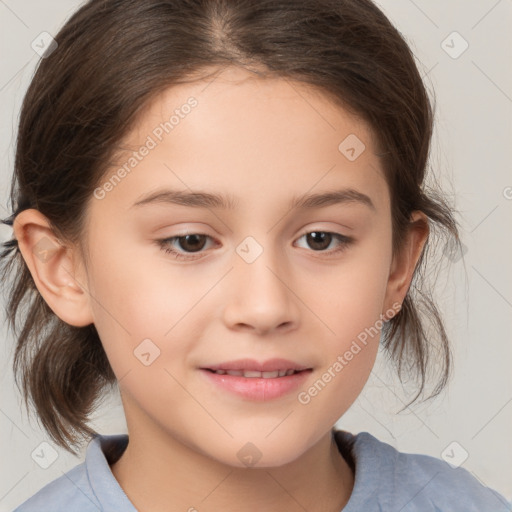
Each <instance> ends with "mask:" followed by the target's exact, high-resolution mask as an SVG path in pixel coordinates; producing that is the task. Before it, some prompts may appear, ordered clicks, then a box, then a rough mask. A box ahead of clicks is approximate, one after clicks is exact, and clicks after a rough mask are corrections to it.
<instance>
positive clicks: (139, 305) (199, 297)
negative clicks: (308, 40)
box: [14, 68, 428, 512]
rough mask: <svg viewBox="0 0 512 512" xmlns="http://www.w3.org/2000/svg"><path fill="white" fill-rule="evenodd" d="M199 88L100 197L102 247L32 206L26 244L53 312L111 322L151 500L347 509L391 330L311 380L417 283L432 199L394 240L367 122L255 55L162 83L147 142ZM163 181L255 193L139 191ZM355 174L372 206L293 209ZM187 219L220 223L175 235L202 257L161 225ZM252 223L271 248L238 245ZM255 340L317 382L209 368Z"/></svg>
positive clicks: (136, 455) (247, 352)
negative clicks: (382, 345)
mask: <svg viewBox="0 0 512 512" xmlns="http://www.w3.org/2000/svg"><path fill="white" fill-rule="evenodd" d="M190 96H193V97H195V98H196V99H197V101H198V105H197V106H196V107H195V108H194V109H192V111H191V112H190V114H188V115H187V116H184V118H183V119H180V122H179V125H178V126H176V127H175V128H174V130H173V131H172V132H170V133H169V134H168V135H166V136H165V137H164V138H163V139H162V141H161V142H159V144H158V145H157V147H156V148H154V149H152V150H151V151H150V152H149V154H148V155H147V156H145V157H144V159H143V160H142V161H141V162H139V163H138V165H137V166H136V167H135V168H134V169H133V170H132V171H131V172H130V173H129V174H128V175H127V176H125V177H124V178H123V179H122V180H121V181H120V183H118V184H117V185H116V186H115V187H114V188H113V190H111V191H109V192H108V193H106V194H105V197H104V198H103V199H97V198H95V197H91V200H90V202H89V204H88V209H87V234H86V236H87V241H88V244H89V247H90V253H89V255H88V259H87V260H86V259H84V258H83V257H82V255H81V253H80V251H79V250H78V248H77V247H74V246H69V245H66V244H64V243H61V242H59V240H58V239H57V237H56V236H55V234H54V233H53V232H52V231H51V229H50V227H49V224H48V221H47V219H46V218H45V217H44V216H43V215H42V214H40V212H38V211H37V210H33V209H31V210H25V211H23V212H21V213H20V214H19V215H18V216H17V218H16V221H15V225H14V232H15V236H16V238H17V239H18V242H19V246H20V250H21V252H22V255H23V257H24V259H25V261H26V262H27V265H28V267H29V268H30V271H31V273H32V275H33V277H34V280H35V283H36V285H37V288H38V290H39V291H40V293H41V294H42V296H43V297H44V299H45V300H46V302H47V303H48V305H49V306H50V307H51V308H52V310H53V311H54V312H55V314H56V315H58V316H59V317H60V318H61V319H62V320H63V321H65V322H67V323H69V324H71V325H74V326H84V325H88V324H90V323H92V322H93V323H94V324H95V326H96V329H97V331H98V333H99V336H100V338H101V341H102V343H103V345H104V347H105V351H106V353H107V356H108V358H109V361H110V364H111V366H112V368H113V370H114V372H115V374H116V376H117V378H118V380H119V387H120V390H121V396H122V401H123V406H124V410H125V414H126V420H127V426H128V431H129V435H130V442H129V445H128V447H127V449H126V451H125V453H124V454H123V455H122V457H121V458H120V459H119V461H118V462H117V463H115V464H113V465H112V466H111V469H112V472H113V474H114V476H115V478H116V479H117V480H118V482H119V483H120V485H121V487H122V488H123V490H124V491H125V492H126V494H127V495H128V497H129V498H130V500H131V501H132V502H133V504H134V505H135V506H136V508H137V509H138V510H140V511H149V510H151V511H157V512H158V511H163V510H166V511H169V510H189V509H190V510H193V509H191V507H195V508H197V509H198V510H201V511H209V510H212V511H213V510H228V511H229V510H239V509H240V506H241V505H242V504H243V509H244V510H246V511H260V510H266V511H274V510H276V511H277V510H279V511H282V510H290V511H295V510H304V509H306V510H308V511H311V512H313V511H339V510H341V509H342V508H343V506H344V505H345V504H346V503H347V501H348V499H349V497H350V493H351V491H352V488H353V485H354V475H353V474H352V471H351V470H350V468H349V466H348V464H347V462H346V461H345V459H344V458H343V457H342V456H341V454H340V453H339V451H338V449H337V447H336V446H335V445H334V444H333V443H332V442H331V438H330V429H331V428H332V427H333V425H334V424H335V423H336V421H337V420H338V419H339V418H340V417H341V416H342V415H343V414H344V413H345V411H347V410H348V409H349V407H350V406H351V405H352V403H353V402H354V401H355V399H356V398H357V396H358V395H359V394H360V392H361V390H362V389H363V387H364V385H365V383H366V381H367V379H368V377H369V374H370V372H371V370H372V367H373V365H374V362H375V358H376V354H377V350H378V345H379V339H380V332H379V335H375V336H374V337H373V338H372V337H369V338H368V343H367V344H366V346H364V348H363V349H362V350H361V351H360V352H359V353H358V354H357V355H355V356H354V358H353V359H352V360H351V361H350V362H348V364H346V366H344V368H343V370H342V371H341V372H338V373H337V374H336V377H335V378H332V379H331V381H330V382H329V383H328V384H327V385H326V386H325V387H324V388H323V389H322V390H321V391H320V392H319V393H318V394H317V395H316V396H314V397H313V398H312V399H311V400H310V401H309V403H307V404H302V403H300V402H299V401H298V399H297V394H298V392H299V391H301V390H307V389H308V388H310V387H311V386H312V384H313V383H314V382H315V381H317V380H318V379H319V378H321V377H322V374H324V373H325V372H326V371H327V369H328V368H329V367H332V365H333V363H334V362H335V361H336V360H337V357H338V356H339V355H343V354H344V353H345V352H346V351H347V350H348V349H349V347H350V346H351V343H352V342H353V340H355V339H356V338H357V336H358V334H360V333H361V332H363V331H364V330H365V328H369V327H371V326H373V325H375V324H376V321H377V320H378V319H379V318H382V317H381V316H380V315H381V314H385V313H386V311H389V310H390V308H392V306H393V304H395V303H399V304H401V303H402V302H403V299H404V297H405V295H406V293H407V290H408V288H409V285H410V282H411V279H412V275H413V271H414V268H415V266H416V264H417V261H418V258H419V256H420V254H421V250H422V248H423V245H424V243H425V241H426V238H427V235H428V224H427V218H426V217H425V215H424V214H423V213H421V212H413V215H412V216H411V225H410V230H409V237H408V238H407V241H406V244H405V245H404V247H403V250H402V251H401V252H400V253H399V254H397V255H395V257H394V258H393V257H392V251H391V234H392V231H391V209H390V196H389V189H388V187H387V184H386V182H385V180H384V174H383V171H382V167H381V163H380V160H379V157H378V156H377V155H376V154H375V151H376V149H375V145H374V141H373V139H372V134H371V131H370V129H369V128H368V126H367V125H365V124H364V123H363V122H362V121H360V120H358V119H356V118H354V117H351V116H349V115H348V113H347V112H346V111H344V110H343V109H341V108H340V107H339V106H335V105H334V104H332V103H331V102H330V101H329V100H328V99H327V98H326V97H324V96H322V94H321V93H319V92H317V91H315V90H312V89H311V88H309V87H308V86H306V85H304V84H299V83H297V82H289V81H287V80H284V79H265V80H263V79H261V78H258V77H257V76H255V75H254V74H253V73H250V72H248V71H247V70H243V69H240V68H225V69H224V70H222V72H221V73H220V74H219V75H218V76H217V77H216V78H215V80H214V81H212V80H211V78H210V79H209V80H208V82H206V81H197V82H194V83H189V84H183V85H180V86H177V87H174V88H171V89H168V90H167V91H165V92H164V93H163V94H162V95H161V96H159V97H158V98H157V99H156V100H155V101H154V102H153V103H152V104H151V106H150V109H149V110H147V111H146V112H145V113H144V115H143V116H142V117H141V119H140V120H139V122H138V123H137V125H136V126H135V127H134V129H133V130H132V131H131V132H130V134H129V136H128V137H127V138H126V140H125V141H124V143H125V147H131V148H132V149H133V150H137V149H138V148H139V147H140V146H141V145H142V144H143V143H144V141H145V140H146V138H147V136H148V135H151V133H152V132H153V130H154V129H155V127H156V126H158V125H159V123H161V122H163V121H165V120H168V119H169V117H170V115H171V114H172V112H173V111H174V110H175V109H176V108H179V107H180V106H181V105H183V104H184V103H186V100H187V98H189V97H190ZM350 134H355V135H356V136H357V137H358V138H359V139H360V140H361V141H363V142H364V144H365V146H366V149H365V151H363V153H362V154H361V155H360V156H359V157H358V158H357V159H356V160H355V161H349V160H348V159H347V158H346V156H345V155H344V154H342V153H341V152H340V151H339V150H338V146H339V144H340V142H341V141H343V140H344V139H345V138H346V137H347V136H348V135H350ZM128 156H129V154H128ZM128 156H127V155H124V157H123V158H120V159H119V162H118V164H119V165H122V163H124V162H126V160H127V157H128ZM115 170H116V167H112V168H111V169H110V170H109V172H107V174H106V179H108V178H109V177H110V176H111V175H112V174H113V173H114V172H115ZM160 186H168V187H169V188H176V189H179V190H185V191H197V190H201V191H208V192H216V193H229V194H231V195H233V196H234V197H236V198H237V199H238V201H239V204H238V207H237V209H236V210H233V211H230V210H223V209H217V208H210V209H207V208H192V207H187V206H181V205H171V204H163V203H160V204H152V205H149V206H145V207H139V208H131V205H132V204H133V203H135V202H136V201H137V200H138V199H139V198H140V196H141V195H142V194H145V193H148V192H152V191H154V190H155V189H156V188H157V187H160ZM342 187H352V188H354V189H357V190H358V191H361V192H363V193H365V194H367V195H368V196H369V197H370V198H371V200H372V202H373V203H374V205H375V211H373V210H372V209H370V208H368V207H367V206H365V205H364V204H361V203H358V202H346V203H343V204H337V205H331V206H328V207H319V208H316V209H313V210H304V211H299V210H290V209H289V208H288V203H289V201H290V200H291V198H292V197H293V196H296V195H302V194H306V193H316V192H324V191H328V190H332V189H334V188H342ZM184 231H185V232H186V233H199V234H206V235H208V236H209V237H211V238H206V239H205V240H203V242H202V243H204V244H205V245H204V248H203V249H202V252H200V253H193V252H191V249H190V247H194V246H190V245H187V244H186V242H184V241H183V240H182V244H181V245H179V244H178V242H176V241H175V242H174V243H173V244H172V246H173V247H174V248H175V249H176V250H178V251H180V252H181V253H183V254H185V255H186V254H187V253H186V250H187V248H188V250H189V253H188V254H189V256H192V257H197V259H190V260H188V261H181V260H177V259H176V258H175V257H174V256H173V255H172V254H166V253H165V252H164V251H163V250H162V249H161V248H160V247H158V245H157V244H156V243H155V240H158V239H164V238H169V237H172V236H177V235H182V234H183V232H184ZM313 231H323V232H328V233H339V234H342V235H345V236H351V237H353V239H354V241H353V242H352V243H351V244H349V245H348V246H346V247H345V248H344V250H343V251H341V252H340V253H337V254H329V251H330V252H331V253H332V252H333V251H334V250H335V249H337V248H338V247H339V246H340V244H339V242H338V241H337V239H336V238H335V237H334V238H332V241H331V243H330V244H329V243H328V242H326V243H325V245H324V246H323V247H324V249H323V250H322V247H321V245H320V244H318V243H317V245H315V244H314V243H313V242H312V240H309V241H308V237H306V236H302V235H304V234H305V233H311V232H313ZM248 236H251V237H253V238H254V239H255V240H256V241H257V243H258V244H259V245H260V246H261V248H262V249H263V252H262V253H261V255H260V256H259V257H258V258H257V259H256V260H255V261H254V262H252V263H247V262H246V261H245V260H244V259H242V258H241V257H240V256H239V255H238V254H237V252H236V249H237V247H238V246H239V245H240V244H241V242H242V241H243V240H244V239H245V238H246V237H248ZM42 237H47V238H49V239H50V240H51V241H52V242H53V243H54V244H55V253H54V255H53V256H52V257H51V259H49V260H48V261H46V262H44V261H42V260H41V259H39V258H38V257H36V256H35V255H34V252H33V248H34V246H35V244H37V242H38V241H39V240H40V239H41V238H42ZM196 243H197V242H196ZM199 247H200V244H199ZM192 250H193V249H192ZM146 338H149V339H151V340H152V342H153V343H154V344H155V345H156V346H158V348H159V350H160V356H159V357H158V358H156V359H155V360H154V362H153V363H152V364H150V365H149V366H145V365H144V364H142V363H141V362H140V361H139V360H138V359H137V358H136V357H134V353H133V352H134V350H135V349H136V347H137V346H138V345H139V344H140V343H141V341H142V340H144V339H146ZM241 357H249V358H254V359H257V360H260V361H264V360H267V359H270V358H273V357H283V358H287V359H291V360H293V361H296V362H299V363H302V364H305V365H307V366H309V367H311V368H313V372H312V373H311V374H310V375H309V376H308V379H307V381H306V382H305V384H304V385H303V386H302V387H301V388H300V389H297V390H296V391H294V392H292V393H290V394H288V395H285V396H283V397H280V398H277V399H273V400H270V401H267V402H265V403H262V402H256V401H251V400H245V399H243V398H240V397H237V396H235V395H231V394H229V393H228V392H226V391H223V390H221V389H218V388H217V387H215V386H213V385H211V384H210V383H209V382H207V381H206V379H205V378H204V376H203V375H202V373H201V372H200V371H199V370H198V367H201V366H203V367H204V366H207V365H208V364H215V363H220V362H222V361H227V360H232V359H238V358H241ZM247 442H251V443H253V444H254V445H255V446H256V447H257V448H258V450H259V452H260V453H261V458H260V459H259V461H258V462H257V464H256V465H255V466H252V467H247V466H246V465H245V464H244V463H243V462H242V461H241V460H240V459H239V458H238V456H237V452H238V451H239V450H240V449H241V448H242V447H243V446H244V445H245V444H246V443H247ZM171 503H172V504H173V505H172V509H170V508H169V504H171Z"/></svg>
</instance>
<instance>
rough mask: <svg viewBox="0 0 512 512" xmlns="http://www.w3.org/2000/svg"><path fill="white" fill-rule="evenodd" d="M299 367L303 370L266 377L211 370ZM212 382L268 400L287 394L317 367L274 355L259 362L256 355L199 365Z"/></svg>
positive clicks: (224, 387) (262, 400) (251, 398)
mask: <svg viewBox="0 0 512 512" xmlns="http://www.w3.org/2000/svg"><path fill="white" fill-rule="evenodd" d="M287 369H293V370H297V371H298V372H299V373H294V374H293V375H285V376H284V377H275V378H268V379H265V378H263V377H261V378H260V377H244V376H238V375H227V374H224V375H220V374H218V373H214V371H211V370H249V371H250V370H252V371H259V372H271V371H276V370H287ZM199 370H200V372H201V374H203V375H204V377H205V378H206V379H207V381H208V383H209V384H211V383H213V384H215V385H216V386H217V387H219V388H220V389H223V390H225V391H229V392H230V393H232V394H234V395H237V396H240V397H242V398H244V399H246V400H251V401H256V402H266V401H269V400H275V399H277V398H280V397H282V396H285V395H287V394H289V393H291V392H292V391H294V390H296V389H297V388H298V387H300V386H301V385H302V384H303V383H304V382H305V380H306V379H307V378H308V377H309V375H310V374H311V372H312V371H313V369H312V368H311V367H307V366H304V365H301V364H298V363H294V362H293V361H289V360H287V359H270V360H268V361H264V362H261V363H260V362H258V361H256V360H254V359H238V360H236V361H227V362H225V363H220V364H216V365H211V366H208V367H204V368H199Z"/></svg>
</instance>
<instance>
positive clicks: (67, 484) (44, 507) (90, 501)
mask: <svg viewBox="0 0 512 512" xmlns="http://www.w3.org/2000/svg"><path fill="white" fill-rule="evenodd" d="M69 510H80V512H82V511H83V512H98V511H99V510H101V506H100V504H99V503H98V500H97V499H96V497H95V496H94V493H92V491H91V487H90V485H89V482H88V478H87V472H86V469H85V462H83V463H82V464H79V465H78V466H75V467H74V468H73V469H71V470H70V471H68V472H67V473H65V474H63V475H62V476H61V477H59V478H57V479H55V480H53V481H52V482H50V483H49V484H47V485H45V486H44V487H43V488H42V489H40V490H39V491H38V492H37V493H36V494H34V495H33V496H32V497H31V498H29V499H28V500H26V501H25V502H23V503H22V504H21V505H19V506H18V507H17V508H16V509H15V510H14V512H36V511H37V512H50V511H51V512H60V511H62V512H64V511H69Z"/></svg>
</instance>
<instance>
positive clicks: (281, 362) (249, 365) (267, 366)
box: [202, 359, 311, 372]
mask: <svg viewBox="0 0 512 512" xmlns="http://www.w3.org/2000/svg"><path fill="white" fill-rule="evenodd" d="M202 369H204V370H249V371H257V372H273V371H276V370H297V371H300V370H309V369H311V367H309V366H305V365H302V364H299V363H295V362H294V361H290V360H288V359H268V360H267V361H262V362H260V361H256V360H255V359H236V360H235V361H225V362H223V363H219V364H214V365H210V366H204V367H203V368H202Z"/></svg>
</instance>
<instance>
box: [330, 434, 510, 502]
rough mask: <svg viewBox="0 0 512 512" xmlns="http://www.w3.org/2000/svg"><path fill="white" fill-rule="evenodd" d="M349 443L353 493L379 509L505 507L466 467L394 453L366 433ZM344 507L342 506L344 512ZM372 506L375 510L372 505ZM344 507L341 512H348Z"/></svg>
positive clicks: (348, 436)
mask: <svg viewBox="0 0 512 512" xmlns="http://www.w3.org/2000/svg"><path fill="white" fill-rule="evenodd" d="M341 432H342V433H341V434H338V435H339V436H340V439H341V440H346V441H348V442H349V449H350V451H351V455H352V457H353V458H354V463H355V482H354V493H356V494H359V497H361V498H365V499H367V498H368V496H373V499H374V501H375V503H376V504H377V505H378V506H379V507H381V509H382V510H401V511H402V512H420V511H421V512H441V511H443V512H444V511H447V510H450V511H453V512H458V511H460V512H484V511H489V512H490V511H492V512H510V510H511V508H510V504H508V503H507V501H506V499H505V498H504V497H503V496H501V495H500V494H499V493H498V492H496V491H495V490H493V489H491V488H489V487H486V486H485V485H482V484H481V483H480V482H479V481H478V479H477V478H476V477H475V476H473V475H472V474H471V473H470V472H469V471H468V470H466V469H464V468H462V467H458V468H455V467H452V466H451V465H450V464H448V463H447V462H445V461H444V460H442V459H438V458H436V457H432V456H429V455H422V454H415V453H403V452H399V451H398V450H397V449H396V448H394V447H393V446H391V445H389V444H387V443H384V442H382V441H380V440H378V439H376V438H375V437H373V436H372V435H371V434H369V433H368V432H362V433H360V434H358V435H356V436H352V435H351V434H349V433H347V432H343V431H341ZM349 510H350V509H348V511H349ZM376 510H379V509H378V508H376ZM348 511H347V512H348Z"/></svg>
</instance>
